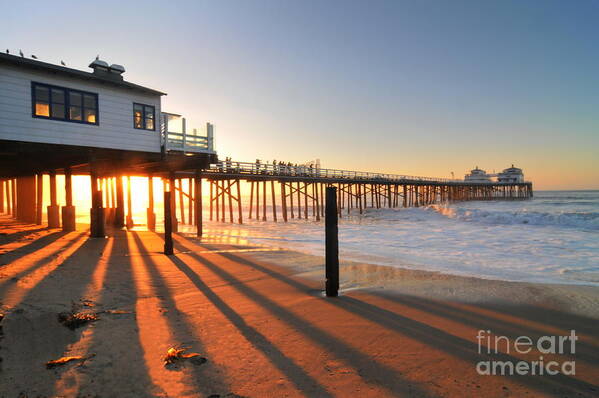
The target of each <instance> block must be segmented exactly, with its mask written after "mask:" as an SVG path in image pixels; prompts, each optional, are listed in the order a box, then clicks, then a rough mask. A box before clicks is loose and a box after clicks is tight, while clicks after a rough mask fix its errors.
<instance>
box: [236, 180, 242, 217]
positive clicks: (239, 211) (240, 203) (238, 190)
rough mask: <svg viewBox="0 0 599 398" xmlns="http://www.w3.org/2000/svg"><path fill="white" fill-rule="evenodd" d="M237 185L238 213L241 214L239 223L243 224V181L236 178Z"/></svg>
mask: <svg viewBox="0 0 599 398" xmlns="http://www.w3.org/2000/svg"><path fill="white" fill-rule="evenodd" d="M235 185H237V213H238V216H239V221H238V222H239V224H243V210H242V203H243V202H242V201H241V183H240V181H239V179H237V180H236V184H235Z"/></svg>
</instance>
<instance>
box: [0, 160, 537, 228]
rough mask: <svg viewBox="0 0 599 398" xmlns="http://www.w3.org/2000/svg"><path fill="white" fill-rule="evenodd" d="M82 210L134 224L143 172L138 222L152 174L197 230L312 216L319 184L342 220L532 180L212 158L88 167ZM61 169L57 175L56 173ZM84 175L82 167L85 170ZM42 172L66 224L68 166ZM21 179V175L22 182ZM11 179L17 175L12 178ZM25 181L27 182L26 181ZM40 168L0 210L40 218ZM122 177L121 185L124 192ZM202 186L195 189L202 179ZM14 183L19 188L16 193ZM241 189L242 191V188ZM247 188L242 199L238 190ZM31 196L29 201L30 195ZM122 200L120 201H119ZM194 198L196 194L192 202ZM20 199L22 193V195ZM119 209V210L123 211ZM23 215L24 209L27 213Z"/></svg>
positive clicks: (487, 193)
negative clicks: (167, 165) (61, 180)
mask: <svg viewBox="0 0 599 398" xmlns="http://www.w3.org/2000/svg"><path fill="white" fill-rule="evenodd" d="M90 170H91V172H90V173H89V175H90V177H91V197H92V205H91V210H90V219H91V235H92V236H104V234H105V228H104V225H107V224H109V225H111V226H114V227H117V228H121V227H128V228H132V227H133V226H134V225H137V226H139V225H140V224H142V223H140V221H141V220H135V221H136V222H135V223H134V220H133V214H132V211H131V208H132V201H133V198H132V193H131V185H130V177H131V176H145V177H146V178H148V191H147V195H148V204H149V205H148V208H147V213H146V214H147V216H146V220H144V221H145V224H146V225H147V228H148V229H149V230H155V228H156V220H157V216H156V209H155V208H154V207H155V200H154V195H155V193H154V188H153V187H154V184H153V179H154V178H160V179H162V180H163V182H164V184H163V186H164V189H165V191H168V192H171V194H170V195H168V197H169V198H170V206H169V209H168V210H170V211H164V210H163V211H162V213H163V215H164V214H165V213H170V214H171V220H170V221H171V222H170V228H171V229H172V231H174V232H177V230H178V224H180V223H181V224H187V225H195V226H197V233H198V235H201V234H202V229H203V212H204V210H205V209H206V210H207V213H208V217H209V220H211V221H219V222H229V223H238V224H242V223H243V222H244V219H245V220H247V219H249V220H258V221H273V222H288V221H289V220H291V219H304V220H314V221H320V220H321V219H322V218H323V217H324V215H325V206H324V203H325V201H326V193H325V192H326V188H327V187H335V188H337V193H338V194H337V211H338V215H339V217H341V218H343V217H345V216H347V215H349V214H352V212H353V213H356V214H363V213H364V212H365V211H368V210H369V209H382V208H389V209H399V208H407V207H419V206H427V205H432V204H439V203H446V202H452V201H467V200H518V199H527V198H531V197H532V196H533V190H532V183H531V182H522V183H499V182H484V183H472V182H465V181H463V180H452V179H445V178H430V177H416V176H407V175H396V174H381V173H367V172H357V171H347V170H333V169H322V168H310V167H307V166H285V165H276V164H275V165H273V164H256V163H244V162H233V161H226V162H219V163H216V164H212V165H211V166H210V167H209V168H205V169H196V170H190V171H178V172H174V171H166V170H164V169H155V171H153V172H152V171H147V170H146V171H143V172H142V171H141V170H139V169H137V170H129V173H127V170H123V171H120V172H119V173H117V174H116V175H115V173H114V171H111V172H110V173H109V172H107V170H106V169H102V170H98V169H96V168H93V167H92V168H91V169H90ZM61 172H62V173H61ZM59 173H61V174H64V176H65V198H66V202H67V203H66V206H63V208H62V214H63V217H62V220H61V219H60V217H59V206H58V204H57V201H56V191H57V189H58V187H57V183H56V175H57V174H59ZM85 174H87V173H85ZM48 175H49V176H50V178H49V181H50V206H48V207H47V209H46V211H47V220H48V225H49V226H50V227H54V228H56V227H60V226H61V221H62V227H63V229H64V230H66V231H70V230H73V229H74V228H75V226H74V207H73V204H72V203H73V202H72V197H73V192H72V183H71V178H72V170H71V168H70V167H69V168H64V169H63V170H53V171H51V172H49V173H48ZM25 179H27V181H25ZM17 180H19V181H20V183H19V184H17ZM29 180H31V181H29ZM40 181H42V174H37V176H35V177H34V178H29V177H19V178H15V179H10V178H9V179H3V180H1V181H0V197H1V200H0V212H4V213H8V214H11V215H13V216H14V217H15V218H20V219H23V220H24V221H27V220H25V218H27V217H25V216H24V217H19V216H18V211H17V208H18V206H16V204H17V203H18V200H17V196H19V197H23V198H30V199H29V201H32V204H29V203H28V204H27V205H26V206H24V207H27V208H30V209H31V208H33V207H34V208H35V211H34V212H29V213H27V214H25V215H30V217H29V218H32V219H31V220H29V221H31V222H36V223H38V224H41V220H42V217H41V214H42V211H43V210H44V209H42V206H41V202H42V201H41V198H42V196H43V195H42V192H41V190H42V189H43V188H42V186H43V184H41V182H40ZM125 181H127V182H129V183H128V184H127V190H126V191H125V189H124V186H125ZM203 181H205V184H207V185H208V186H209V189H208V192H203V191H202V182H203ZM18 186H20V187H23V188H22V190H23V193H22V194H21V195H17V194H18V191H19V189H18V188H17V187H18ZM244 188H245V189H246V190H247V191H249V192H243V189H244ZM248 193H249V197H248V196H246V195H247V194H248ZM36 198H37V200H36ZM125 198H126V200H125ZM199 198H201V200H199ZM23 200H26V199H23ZM126 209H127V211H126ZM30 213H31V214H30Z"/></svg>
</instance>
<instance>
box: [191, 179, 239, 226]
mask: <svg viewBox="0 0 599 398" xmlns="http://www.w3.org/2000/svg"><path fill="white" fill-rule="evenodd" d="M194 183H195V189H194V191H195V203H194V204H195V224H196V234H197V236H198V237H201V236H202V234H203V233H204V224H203V220H202V175H201V171H200V170H199V169H198V170H196V174H195V178H194ZM239 217H240V219H241V214H239Z"/></svg>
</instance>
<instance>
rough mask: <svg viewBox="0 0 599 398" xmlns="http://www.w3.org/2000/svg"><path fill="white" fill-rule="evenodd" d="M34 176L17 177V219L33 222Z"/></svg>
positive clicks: (34, 212)
mask: <svg viewBox="0 0 599 398" xmlns="http://www.w3.org/2000/svg"><path fill="white" fill-rule="evenodd" d="M35 186H36V185H35V176H26V177H18V178H17V219H18V220H20V221H24V222H27V223H32V224H33V223H35V221H36V220H35V214H36V211H35V210H36V209H35V204H36V203H35V199H36V194H35Z"/></svg>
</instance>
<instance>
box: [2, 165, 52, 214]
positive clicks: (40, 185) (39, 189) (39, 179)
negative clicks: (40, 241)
mask: <svg viewBox="0 0 599 398" xmlns="http://www.w3.org/2000/svg"><path fill="white" fill-rule="evenodd" d="M1 185H2V184H0V186H1ZM0 201H1V202H2V207H4V198H2V195H0ZM43 208H44V175H43V174H41V173H39V174H38V175H37V176H36V188H35V223H36V224H37V225H42V210H43ZM2 210H4V209H2Z"/></svg>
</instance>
